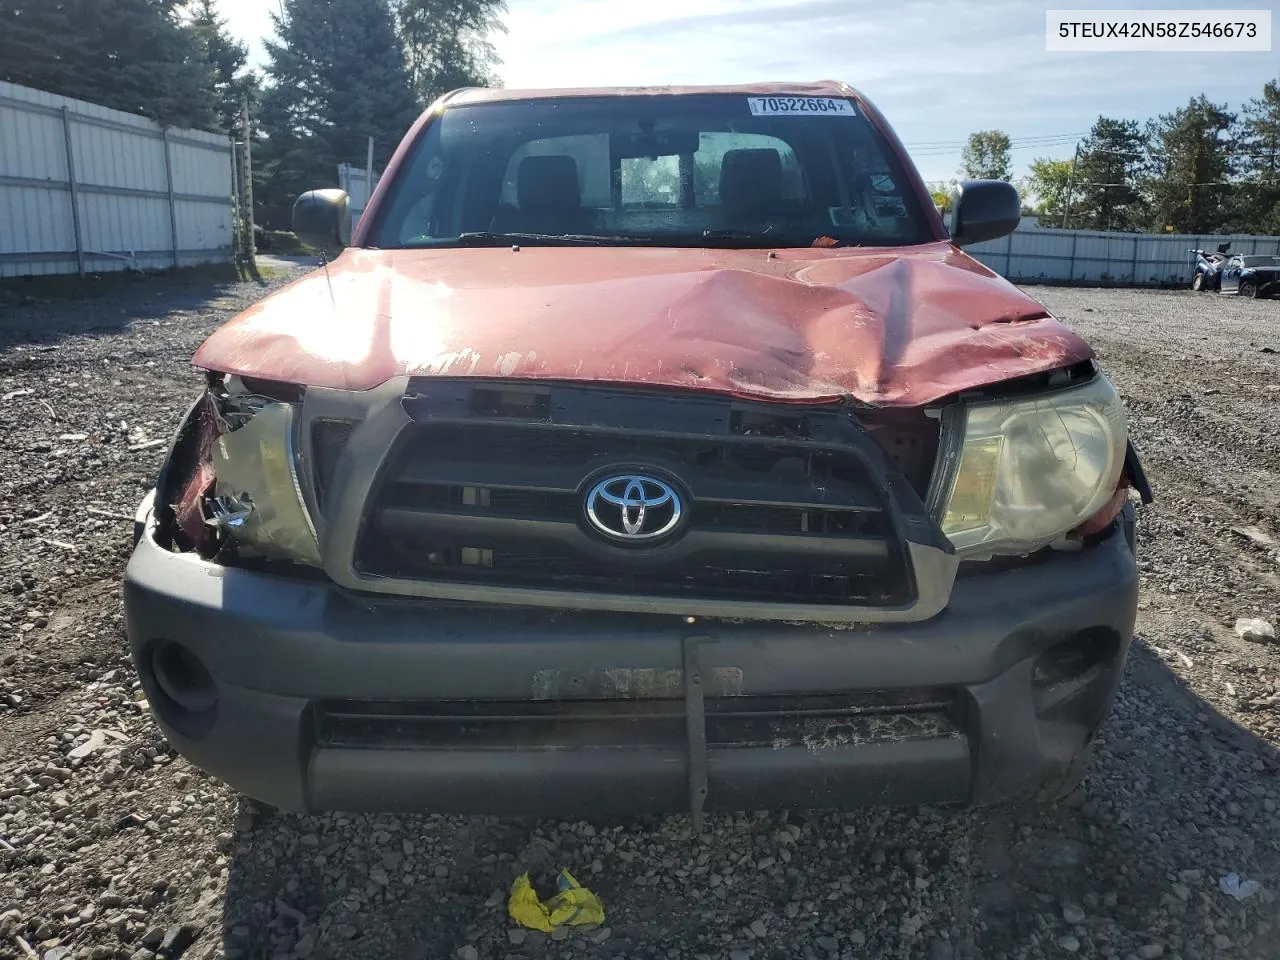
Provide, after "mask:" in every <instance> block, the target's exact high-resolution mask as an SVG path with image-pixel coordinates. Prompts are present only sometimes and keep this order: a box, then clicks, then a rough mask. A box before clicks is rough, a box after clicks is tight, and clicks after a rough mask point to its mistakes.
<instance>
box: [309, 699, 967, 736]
mask: <svg viewBox="0 0 1280 960" xmlns="http://www.w3.org/2000/svg"><path fill="white" fill-rule="evenodd" d="M704 707H705V711H706V731H707V743H708V745H710V746H713V747H761V746H770V747H775V748H777V747H793V746H805V747H811V748H812V747H818V746H825V745H835V744H856V743H872V742H875V741H879V740H896V741H901V740H906V739H914V738H921V737H945V736H960V735H961V734H960V731H959V729H958V727H957V726H956V725H955V723H954V715H955V712H956V711H955V700H954V696H953V694H952V692H951V691H948V690H940V689H927V688H921V689H912V690H893V691H868V692H864V693H853V694H839V695H816V696H790V697H786V696H769V697H750V696H744V697H708V698H707V699H706V700H705V703H704ZM685 709H686V708H685V703H684V701H683V700H670V699H655V700H645V699H633V700H558V701H478V700H437V701H369V700H363V701H352V700H346V701H328V702H323V703H319V704H317V705H316V709H315V711H314V713H313V716H314V717H315V724H316V726H315V731H316V742H317V745H318V746H320V747H322V748H323V747H357V748H359V747H371V748H380V749H387V748H396V747H400V748H404V749H434V750H449V749H472V750H474V749H495V750H510V749H512V748H513V747H518V748H522V749H530V750H538V749H565V748H572V747H577V748H584V747H594V748H609V747H622V748H635V747H645V746H667V745H670V744H672V743H681V742H683V740H684V738H685V737H686V735H687V734H686V723H687V720H686V716H685Z"/></svg>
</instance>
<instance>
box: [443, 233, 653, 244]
mask: <svg viewBox="0 0 1280 960" xmlns="http://www.w3.org/2000/svg"><path fill="white" fill-rule="evenodd" d="M448 242H450V241H446V243H448ZM451 242H453V243H457V244H460V245H462V246H476V247H485V246H506V245H507V244H509V243H512V244H514V243H527V244H530V245H537V244H545V245H547V246H588V247H604V246H613V245H615V244H623V243H651V242H652V238H650V237H604V236H599V235H596V234H586V233H491V232H489V231H487V230H477V231H473V232H470V233H460V234H458V237H457V239H455V240H453V241H451Z"/></svg>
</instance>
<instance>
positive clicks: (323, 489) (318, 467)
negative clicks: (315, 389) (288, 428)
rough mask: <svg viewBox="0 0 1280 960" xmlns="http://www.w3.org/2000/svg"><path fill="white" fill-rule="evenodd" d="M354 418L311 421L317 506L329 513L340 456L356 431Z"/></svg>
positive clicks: (323, 511) (321, 510)
mask: <svg viewBox="0 0 1280 960" xmlns="http://www.w3.org/2000/svg"><path fill="white" fill-rule="evenodd" d="M355 427H356V424H355V421H353V420H330V419H327V418H326V419H318V420H314V421H312V423H311V450H312V456H313V458H314V460H315V472H314V477H315V490H316V506H317V507H318V508H319V510H320V512H321V513H327V512H328V510H327V507H328V494H329V490H330V488H331V487H332V486H333V474H334V471H335V470H336V469H337V467H338V457H340V456H341V455H342V451H343V450H344V449H345V448H346V446H347V441H349V440H350V439H351V434H352V433H353V432H354V431H355Z"/></svg>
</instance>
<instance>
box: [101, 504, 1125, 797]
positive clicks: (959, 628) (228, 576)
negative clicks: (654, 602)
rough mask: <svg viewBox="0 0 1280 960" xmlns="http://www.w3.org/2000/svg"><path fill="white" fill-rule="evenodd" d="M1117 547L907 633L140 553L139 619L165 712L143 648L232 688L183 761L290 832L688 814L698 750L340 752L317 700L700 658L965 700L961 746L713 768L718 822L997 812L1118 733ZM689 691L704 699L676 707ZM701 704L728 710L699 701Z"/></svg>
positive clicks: (471, 686) (136, 641)
mask: <svg viewBox="0 0 1280 960" xmlns="http://www.w3.org/2000/svg"><path fill="white" fill-rule="evenodd" d="M1120 529H1121V528H1120V525H1119V524H1117V527H1116V528H1115V532H1114V533H1113V535H1111V536H1109V537H1108V538H1107V539H1105V540H1104V541H1103V542H1101V543H1099V544H1097V545H1095V546H1093V547H1091V548H1088V549H1086V550H1083V551H1081V552H1078V553H1070V554H1061V555H1058V556H1055V557H1052V558H1049V559H1046V560H1042V561H1041V562H1039V563H1036V564H1033V565H1028V566H1025V567H1019V568H1014V569H1007V570H1003V571H998V572H991V573H985V574H978V575H973V576H962V577H961V578H960V579H958V580H957V581H956V584H955V588H954V592H953V595H952V598H951V602H950V604H949V605H948V607H947V609H946V610H945V611H944V612H943V613H941V614H940V615H938V616H936V617H934V618H933V619H931V620H928V621H926V622H921V623H909V624H879V625H863V626H858V627H853V628H844V629H842V628H837V627H831V626H828V625H813V624H788V623H779V622H765V621H757V622H749V621H737V622H730V621H724V620H698V621H696V622H693V623H690V622H687V621H686V619H685V618H681V617H675V616H662V615H653V614H644V615H640V614H618V613H603V612H569V611H565V612H555V611H547V610H535V609H526V608H519V607H509V606H501V607H500V606H484V605H479V604H468V603H442V602H433V601H426V600H407V601H397V600H393V599H387V598H381V597H373V596H369V595H360V594H351V593H347V592H345V591H342V590H340V589H338V588H335V587H334V586H332V585H331V584H328V583H324V582H305V581H302V580H296V579H289V578H282V577H277V576H269V575H265V574H260V573H252V572H247V571H244V570H237V569H231V568H226V567H220V566H217V565H215V564H211V563H207V562H205V561H202V560H200V559H199V558H197V557H195V556H192V555H179V554H173V553H170V552H168V551H166V550H164V549H162V548H160V547H159V546H157V545H156V543H155V542H154V540H153V539H152V537H151V536H150V535H144V536H142V537H141V539H140V541H139V543H138V546H137V548H136V550H135V552H134V555H133V557H132V559H131V561H130V563H129V567H128V571H127V574H126V582H125V609H126V614H127V622H128V631H129V637H130V642H131V645H132V649H133V653H134V658H135V662H136V663H137V664H138V665H139V671H140V674H141V677H142V680H143V684H144V687H145V688H146V690H147V693H148V695H149V696H150V697H151V698H152V700H153V702H154V703H157V705H159V704H160V703H162V702H163V696H162V695H160V694H158V692H157V691H156V680H155V676H154V674H153V673H152V669H151V665H150V658H149V656H148V654H147V651H148V648H149V646H150V645H151V644H152V643H154V642H155V641H159V640H172V641H178V642H180V643H181V644H183V645H185V646H186V647H187V648H188V649H189V650H190V651H191V652H193V653H194V654H195V655H196V656H197V657H198V658H199V659H200V660H201V661H202V662H203V663H204V664H205V665H206V666H207V668H208V670H209V673H210V674H211V675H212V677H213V680H214V683H215V684H216V687H217V707H216V710H215V715H214V716H212V718H211V720H210V723H208V724H207V725H205V726H204V727H202V728H201V729H199V730H198V731H195V732H192V730H190V729H189V728H187V730H186V733H184V732H183V731H182V730H180V729H179V728H180V727H184V724H181V723H178V724H176V725H175V723H174V722H173V718H172V717H169V716H167V715H166V712H165V710H164V709H162V708H160V707H159V706H157V709H156V711H155V713H156V716H157V720H158V722H159V723H160V725H161V727H162V728H163V729H164V731H165V733H166V735H167V736H168V737H169V739H170V741H171V742H172V743H173V744H174V746H175V747H176V748H177V749H178V750H179V751H180V752H181V753H183V754H184V755H185V756H187V757H188V758H189V759H190V760H192V761H193V762H194V763H196V764H197V765H198V766H201V767H203V768H204V769H206V770H208V771H209V772H210V773H212V774H213V775H215V776H217V777H219V778H221V779H223V780H225V781H227V782H228V783H229V784H231V785H232V786H234V787H236V788H238V789H240V790H242V791H244V792H245V793H247V794H249V795H251V796H253V797H256V798H258V799H261V800H264V801H267V802H269V803H272V804H275V805H277V806H280V807H283V808H288V809H295V810H317V809H367V810H432V811H441V812H474V813H482V812H491V813H527V814H548V815H557V814H559V815H581V814H591V813H600V812H605V811H613V812H658V811H676V810H682V809H688V804H689V779H690V762H691V761H690V756H691V747H690V742H687V741H685V740H683V739H674V740H673V741H672V742H671V743H669V744H667V745H665V746H663V747H660V748H650V749H635V750H626V749H621V750H605V751H602V750H598V749H593V748H585V749H573V748H572V747H561V748H557V749H553V750H529V749H522V748H517V747H516V746H514V745H512V746H511V748H509V749H493V748H492V746H490V747H489V748H487V749H476V750H468V749H450V750H435V749H412V748H406V747H405V746H404V745H398V746H393V745H391V744H387V745H385V747H383V748H378V747H377V746H376V745H375V746H373V747H366V748H364V749H350V748H341V749H338V748H327V747H322V746H320V745H319V744H318V742H317V720H316V711H317V704H319V703H321V702H323V701H345V702H349V701H379V702H385V701H415V702H423V701H455V702H456V701H468V700H475V701H486V702H500V701H514V702H523V703H528V702H529V701H534V700H553V701H559V700H562V699H572V698H573V697H575V696H577V694H576V693H575V692H574V685H575V683H576V682H577V681H576V680H575V678H590V677H598V676H600V675H601V674H602V673H603V674H608V675H610V676H613V675H616V674H628V673H629V672H636V671H641V672H646V675H650V676H674V677H676V678H677V686H679V685H680V681H679V678H680V677H682V676H688V672H689V670H688V662H687V660H686V657H687V656H688V655H689V649H690V646H691V644H693V645H694V646H695V647H696V658H697V668H698V669H699V670H700V671H701V672H702V674H703V675H705V676H708V677H714V676H719V677H724V676H731V677H735V678H737V679H736V680H735V682H734V684H733V689H732V690H730V691H722V692H726V693H730V694H732V695H736V696H743V697H771V696H799V695H806V694H833V693H841V692H851V691H893V690H898V689H907V688H921V687H938V688H948V689H952V690H954V691H956V709H955V711H954V715H953V717H952V719H953V720H954V723H955V730H954V735H951V736H933V737H923V736H922V737H911V736H907V737H890V738H887V739H881V740H876V741H875V742H853V743H845V744H840V745H835V746H831V747H829V748H827V749H822V750H815V749H811V748H805V747H785V748H780V749H767V748H766V749H757V748H741V749H710V750H709V751H706V752H705V763H706V767H707V769H706V787H707V796H706V802H707V806H708V808H735V809H744V808H745V809H750V808H758V807H769V806H781V805H796V806H852V805H858V804H864V803H917V802H988V801H992V800H998V799H1002V798H1006V797H1012V796H1019V795H1025V794H1028V793H1031V792H1034V791H1035V790H1036V789H1037V787H1038V786H1039V785H1040V784H1041V783H1043V782H1044V781H1045V780H1046V779H1049V778H1052V777H1054V776H1057V775H1060V774H1061V773H1062V772H1063V771H1064V770H1065V769H1067V768H1068V767H1069V766H1070V764H1071V762H1072V760H1073V759H1074V758H1075V757H1076V755H1077V754H1078V753H1079V752H1080V751H1081V750H1082V749H1083V748H1084V747H1085V746H1086V745H1087V743H1088V740H1089V738H1090V737H1091V736H1092V734H1093V731H1094V730H1095V729H1096V726H1097V725H1098V723H1100V722H1101V720H1102V718H1103V716H1104V715H1105V713H1106V711H1107V709H1108V707H1109V705H1110V701H1111V697H1112V695H1113V693H1114V689H1115V685H1116V683H1117V682H1118V679H1119V674H1120V671H1121V669H1122V666H1123V662H1124V656H1125V652H1126V651H1127V647H1128V643H1129V638H1130V635H1131V632H1132V628H1133V622H1134V617H1135V611H1136V606H1137V591H1138V582H1137V572H1136V566H1135V563H1134V558H1133V553H1132V549H1131V547H1130V545H1129V543H1128V542H1127V541H1126V537H1125V536H1123V535H1121V533H1120ZM1086 632H1092V633H1095V634H1096V633H1099V632H1103V633H1105V634H1106V635H1107V636H1110V637H1113V638H1114V644H1115V650H1116V653H1115V656H1114V657H1112V658H1111V659H1110V660H1109V661H1108V662H1107V664H1106V668H1105V669H1104V670H1103V671H1102V672H1101V673H1099V674H1097V675H1096V676H1094V677H1093V678H1092V679H1091V680H1090V682H1089V685H1088V687H1087V689H1084V690H1083V691H1082V694H1081V695H1080V696H1079V697H1078V698H1077V701H1076V702H1077V704H1078V706H1077V707H1076V708H1073V710H1072V711H1069V712H1068V713H1067V714H1059V715H1055V717H1053V718H1046V717H1042V716H1037V711H1036V706H1035V703H1034V699H1033V689H1032V679H1031V677H1032V667H1033V662H1034V661H1035V659H1036V657H1037V656H1038V655H1040V654H1041V653H1043V652H1044V651H1045V650H1047V649H1048V648H1050V647H1051V646H1053V645H1055V644H1057V643H1059V642H1061V641H1064V640H1067V639H1070V638H1072V637H1074V636H1076V635H1082V634H1084V633H1086ZM684 686H685V687H687V686H688V684H687V683H686V684H684ZM706 692H707V695H708V696H711V695H713V693H714V691H712V690H707V691H706Z"/></svg>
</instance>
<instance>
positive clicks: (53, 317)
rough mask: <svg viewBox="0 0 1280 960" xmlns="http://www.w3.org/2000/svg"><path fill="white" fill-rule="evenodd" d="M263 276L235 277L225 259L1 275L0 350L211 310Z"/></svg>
mask: <svg viewBox="0 0 1280 960" xmlns="http://www.w3.org/2000/svg"><path fill="white" fill-rule="evenodd" d="M285 266H287V265H285ZM269 279H270V278H269V275H268V274H259V275H258V276H256V277H255V276H251V275H249V274H245V275H243V276H241V275H239V274H238V273H237V271H236V268H235V267H233V266H231V265H230V264H226V265H214V266H209V267H193V268H189V269H184V270H180V271H175V272H170V273H157V274H145V275H140V274H137V273H116V274H100V275H91V276H89V277H84V278H81V277H75V276H48V277H24V278H18V279H6V280H3V281H0V352H9V351H12V350H13V348H15V347H22V346H29V347H33V348H35V349H36V350H39V349H40V348H41V347H44V348H48V347H50V346H53V345H56V344H57V343H58V342H59V341H62V340H65V339H68V338H76V337H101V336H108V335H111V334H117V333H120V332H122V331H126V330H128V328H129V327H131V326H132V325H134V324H135V323H138V322H139V321H152V320H154V321H162V320H168V319H172V318H171V316H170V315H173V314H176V315H179V316H181V315H182V314H189V313H200V314H202V313H206V312H208V313H210V314H212V313H214V312H215V311H216V310H217V308H216V306H213V305H212V304H213V303H214V302H215V301H217V300H219V299H220V298H222V297H224V296H226V295H227V294H228V293H230V292H231V291H232V290H233V289H234V288H236V287H237V286H240V285H242V284H244V283H246V282H253V283H257V284H259V285H261V286H263V287H265V286H266V285H267V283H268V282H269ZM219 319H225V316H223V317H221V318H219Z"/></svg>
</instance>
